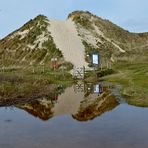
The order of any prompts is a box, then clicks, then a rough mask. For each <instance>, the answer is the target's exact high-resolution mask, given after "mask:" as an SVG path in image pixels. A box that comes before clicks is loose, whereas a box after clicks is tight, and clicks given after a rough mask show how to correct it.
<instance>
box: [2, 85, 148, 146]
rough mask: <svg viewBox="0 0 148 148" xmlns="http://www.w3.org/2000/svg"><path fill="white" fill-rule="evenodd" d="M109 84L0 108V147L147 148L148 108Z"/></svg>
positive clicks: (69, 90)
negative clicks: (137, 105)
mask: <svg viewBox="0 0 148 148" xmlns="http://www.w3.org/2000/svg"><path fill="white" fill-rule="evenodd" d="M126 102H127V101H126V99H124V98H122V97H121V96H120V94H119V93H117V89H115V90H114V89H113V88H112V87H111V86H110V85H109V84H108V85H105V84H99V85H92V84H87V85H86V84H85V85H83V84H78V85H75V86H72V87H69V88H66V89H65V90H64V91H62V92H61V93H60V94H56V93H55V94H53V95H52V96H49V97H47V98H43V99H38V100H33V101H30V102H27V103H25V102H24V103H18V104H15V105H13V106H7V107H6V106H4V107H1V108H0V148H26V147H27V148H90V147H91V148H99V147H100V148H147V147H148V118H147V117H148V109H147V108H146V107H145V108H142V107H136V106H134V105H128V103H126Z"/></svg>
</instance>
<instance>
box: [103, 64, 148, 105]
mask: <svg viewBox="0 0 148 148" xmlns="http://www.w3.org/2000/svg"><path fill="white" fill-rule="evenodd" d="M114 69H116V71H117V72H118V73H117V74H113V75H110V76H107V77H104V78H103V79H104V80H107V81H110V82H113V83H119V84H121V85H122V90H121V92H122V94H123V95H124V96H125V98H126V100H127V102H128V103H129V104H131V105H136V106H147V107H148V63H137V64H121V65H117V66H115V67H114Z"/></svg>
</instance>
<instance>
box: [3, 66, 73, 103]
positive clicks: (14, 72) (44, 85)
mask: <svg viewBox="0 0 148 148" xmlns="http://www.w3.org/2000/svg"><path fill="white" fill-rule="evenodd" d="M72 82H73V80H72V77H71V75H70V74H69V73H68V72H67V71H61V70H56V71H53V70H50V69H48V68H44V69H42V68H39V67H38V68H33V69H7V70H4V71H3V70H1V71H0V100H1V101H7V100H15V99H19V98H22V99H25V98H38V97H44V96H47V95H49V94H50V93H53V92H54V91H56V92H58V89H60V87H66V85H70V84H71V83H72Z"/></svg>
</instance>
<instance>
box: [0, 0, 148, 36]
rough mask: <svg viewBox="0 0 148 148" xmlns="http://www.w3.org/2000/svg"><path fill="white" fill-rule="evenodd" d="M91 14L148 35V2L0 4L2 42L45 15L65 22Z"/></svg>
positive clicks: (33, 0)
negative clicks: (71, 15)
mask: <svg viewBox="0 0 148 148" xmlns="http://www.w3.org/2000/svg"><path fill="white" fill-rule="evenodd" d="M74 10H88V11H90V12H92V13H94V14H96V15H98V16H100V17H103V18H106V19H109V20H111V21H112V22H114V23H115V24H117V25H120V26H121V27H123V28H125V29H127V30H129V31H132V32H148V0H0V38H2V37H4V36H6V35H7V34H9V33H11V32H12V31H14V30H15V29H17V28H19V27H21V26H22V25H23V24H24V23H26V22H27V21H28V20H30V19H31V18H34V17H36V16H37V15H39V14H44V15H46V16H48V17H49V18H55V19H61V20H64V19H66V18H67V15H68V14H69V13H70V12H72V11H74Z"/></svg>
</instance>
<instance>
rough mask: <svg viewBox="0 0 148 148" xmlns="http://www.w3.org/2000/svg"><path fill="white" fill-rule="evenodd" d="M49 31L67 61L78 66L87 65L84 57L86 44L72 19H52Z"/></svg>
mask: <svg viewBox="0 0 148 148" xmlns="http://www.w3.org/2000/svg"><path fill="white" fill-rule="evenodd" d="M49 31H50V32H51V35H52V37H53V39H54V42H55V44H56V46H57V47H58V48H59V49H60V50H61V51H62V53H63V55H64V58H65V60H66V61H69V62H71V63H72V64H74V66H76V67H82V66H85V67H87V63H86V62H85V57H84V50H85V49H84V46H83V44H82V41H81V38H80V37H79V36H78V33H77V30H76V28H75V25H74V23H73V22H72V21H71V20H66V21H57V20H50V27H49Z"/></svg>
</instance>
